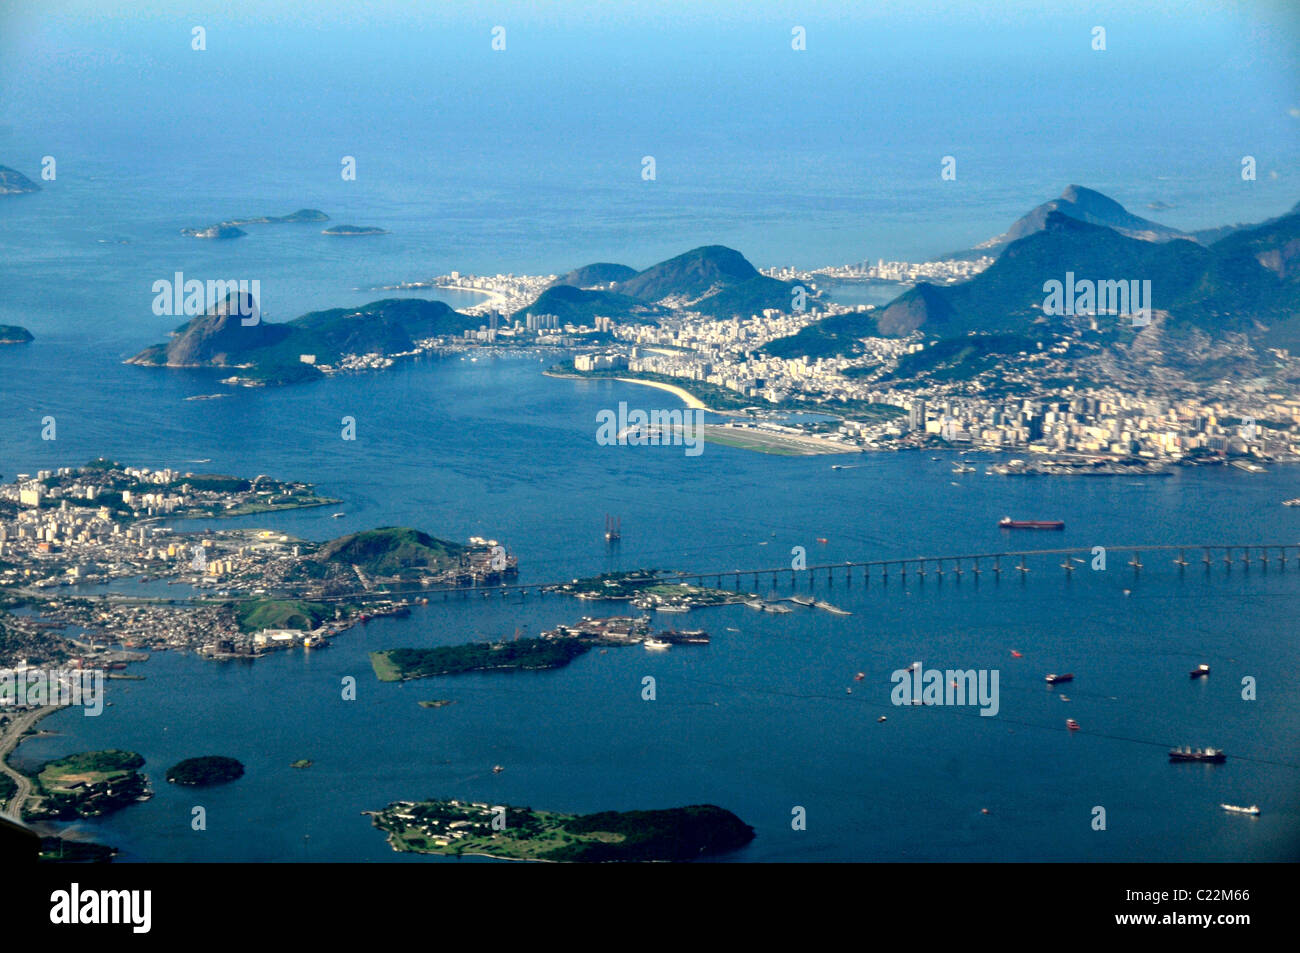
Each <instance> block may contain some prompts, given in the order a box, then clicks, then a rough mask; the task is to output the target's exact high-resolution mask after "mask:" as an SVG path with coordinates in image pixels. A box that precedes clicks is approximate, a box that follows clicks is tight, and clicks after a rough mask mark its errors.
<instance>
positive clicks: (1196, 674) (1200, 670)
mask: <svg viewBox="0 0 1300 953" xmlns="http://www.w3.org/2000/svg"><path fill="white" fill-rule="evenodd" d="M1190 674H1191V676H1192V678H1201V677H1202V676H1204V675H1209V674H1210V666H1208V665H1198V666H1196V668H1194V669H1192V671H1191V673H1190Z"/></svg>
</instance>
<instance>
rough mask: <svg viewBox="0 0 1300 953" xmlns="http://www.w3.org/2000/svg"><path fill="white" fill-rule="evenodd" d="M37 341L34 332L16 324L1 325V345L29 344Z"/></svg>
mask: <svg viewBox="0 0 1300 953" xmlns="http://www.w3.org/2000/svg"><path fill="white" fill-rule="evenodd" d="M33 340H35V339H34V338H33V337H32V332H31V331H28V330H27V329H26V328H21V327H19V326H18V325H16V324H0V344H28V343H30V342H31V341H33Z"/></svg>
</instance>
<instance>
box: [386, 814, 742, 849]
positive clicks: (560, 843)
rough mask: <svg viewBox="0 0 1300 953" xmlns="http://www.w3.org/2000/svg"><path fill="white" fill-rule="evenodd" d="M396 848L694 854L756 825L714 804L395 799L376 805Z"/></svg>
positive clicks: (737, 842) (729, 844)
mask: <svg viewBox="0 0 1300 953" xmlns="http://www.w3.org/2000/svg"><path fill="white" fill-rule="evenodd" d="M373 820H374V825H375V827H377V828H379V829H380V830H382V831H385V832H386V833H387V834H388V843H389V844H390V845H392V848H393V850H397V851H411V852H415V853H422V854H441V855H443V856H451V857H459V856H461V855H462V854H481V855H485V856H488V857H498V858H501V859H505V860H536V861H550V862H553V863H606V862H612V861H679V862H680V861H689V860H695V859H697V858H699V857H706V856H711V855H715V854H723V853H728V852H730V851H734V850H738V849H740V848H741V847H744V846H745V845H746V844H748V843H749V842H750V841H751V840H753V839H754V829H753V828H752V827H750V826H749V825H748V824H746V823H745V822H744V821H742V820H741V819H740V818H738V817H737V816H736V815H735V814H732V813H731V812H730V811H727V810H724V809H722V808H720V807H715V806H713V805H711V804H695V805H691V806H689V807H676V808H668V809H666V810H657V811H601V812H600V813H597V814H559V813H556V812H553V811H535V810H533V809H532V808H530V807H509V806H504V805H498V806H493V805H489V804H480V803H465V802H462V801H441V800H429V801H419V802H415V801H397V802H394V803H392V804H390V805H388V807H386V808H384V809H383V810H382V811H377V812H374V814H373Z"/></svg>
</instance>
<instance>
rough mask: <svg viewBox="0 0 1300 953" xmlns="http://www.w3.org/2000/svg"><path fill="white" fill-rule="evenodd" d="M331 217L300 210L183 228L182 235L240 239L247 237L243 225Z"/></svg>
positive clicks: (322, 213) (315, 211)
mask: <svg viewBox="0 0 1300 953" xmlns="http://www.w3.org/2000/svg"><path fill="white" fill-rule="evenodd" d="M329 218H330V217H329V216H328V215H326V214H325V213H324V212H322V211H321V210H320V209H315V208H300V209H298V211H296V212H293V213H291V214H289V215H260V216H258V217H257V218H234V219H231V220H229V221H226V222H218V223H217V224H216V225H202V226H199V227H198V228H182V229H181V234H182V235H186V236H188V237H190V238H239V237H240V236H241V235H247V234H248V233H247V232H245V231H244V230H243V229H242V228H240V227H239V226H241V225H283V224H287V223H295V222H328V221H329Z"/></svg>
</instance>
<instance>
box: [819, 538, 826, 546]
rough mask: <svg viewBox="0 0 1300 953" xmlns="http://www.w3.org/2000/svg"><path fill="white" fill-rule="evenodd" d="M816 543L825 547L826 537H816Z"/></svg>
mask: <svg viewBox="0 0 1300 953" xmlns="http://www.w3.org/2000/svg"><path fill="white" fill-rule="evenodd" d="M817 542H819V543H821V544H822V545H823V546H825V545H826V537H825V536H818V537H817Z"/></svg>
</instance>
